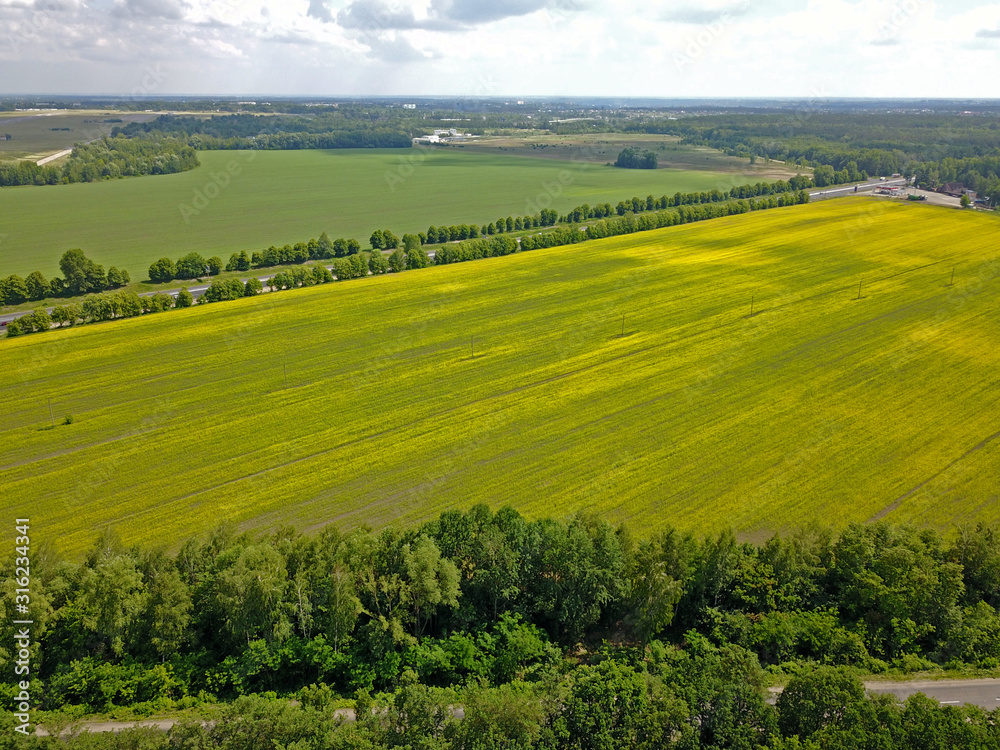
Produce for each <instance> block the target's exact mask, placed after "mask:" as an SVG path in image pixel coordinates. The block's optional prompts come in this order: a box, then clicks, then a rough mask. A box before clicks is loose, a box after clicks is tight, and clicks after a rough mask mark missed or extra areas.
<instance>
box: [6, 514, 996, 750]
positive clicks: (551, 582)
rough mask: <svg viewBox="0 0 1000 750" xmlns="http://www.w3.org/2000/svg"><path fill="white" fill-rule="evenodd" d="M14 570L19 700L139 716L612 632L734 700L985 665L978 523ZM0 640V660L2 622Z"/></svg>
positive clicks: (491, 666)
mask: <svg viewBox="0 0 1000 750" xmlns="http://www.w3.org/2000/svg"><path fill="white" fill-rule="evenodd" d="M33 569H34V570H33V576H32V586H33V591H32V611H31V615H32V617H31V619H33V620H34V621H35V623H36V627H35V633H36V638H37V644H36V646H35V648H36V652H35V655H34V657H33V663H35V664H38V665H39V672H38V675H37V682H36V688H35V690H33V694H34V695H37V696H39V698H40V700H41V703H42V705H41V706H40V708H45V709H56V708H60V707H66V706H84V707H86V708H87V709H88V710H91V711H108V710H111V709H113V708H114V707H116V706H127V705H140V706H145V707H146V708H147V709H149V710H157V709H158V708H163V707H165V706H167V705H173V703H172V702H173V701H179V700H182V699H185V698H186V697H187V698H192V697H195V696H198V695H199V694H201V693H204V694H206V695H211V696H214V697H216V698H219V699H225V700H230V699H233V698H235V697H237V696H239V695H247V694H251V693H261V692H265V691H276V692H277V693H279V694H284V695H290V694H294V693H295V692H296V691H300V690H301V689H302V688H304V687H307V686H309V685H312V684H314V683H320V682H322V683H324V684H325V685H328V686H330V687H331V688H332V690H333V691H334V692H335V693H338V694H340V695H348V696H350V695H355V694H357V693H358V691H368V690H386V689H388V690H394V689H397V688H399V687H403V686H406V685H411V684H415V683H419V684H422V685H426V686H435V687H449V686H457V685H462V684H480V685H482V686H489V687H499V686H503V685H507V684H509V683H511V682H512V681H521V682H524V681H528V682H534V681H540V682H546V681H547V677H546V676H550V677H552V676H555V675H558V674H559V673H560V671H561V670H565V669H567V667H569V665H568V664H567V663H566V662H564V660H563V659H564V656H566V655H567V654H568V653H569V652H570V651H574V652H576V653H577V654H580V653H584V654H586V653H588V652H589V653H590V654H591V656H590V657H587V656H584V657H583V659H584V661H587V660H588V659H593V660H594V661H595V662H601V661H603V660H604V659H606V658H608V657H609V656H613V654H609V653H608V652H607V651H604V652H602V650H601V643H602V642H604V641H605V640H606V639H608V638H609V636H610V635H611V634H612V633H614V636H613V637H614V641H615V642H616V643H618V644H620V646H619V647H618V648H617V657H616V658H619V659H622V660H624V662H625V663H629V664H632V665H633V666H638V665H640V664H642V663H644V661H645V660H646V659H650V660H651V661H652V663H653V664H663V663H666V664H674V665H677V664H680V663H682V662H685V661H687V660H690V659H698V658H700V657H704V656H707V655H711V654H715V655H716V656H722V655H723V654H725V655H727V656H725V657H723V661H725V660H726V659H732V660H734V661H735V662H738V663H740V664H743V665H744V666H743V667H741V668H739V669H738V670H737V671H738V672H739V673H740V674H741V675H744V676H746V675H748V674H749V675H751V676H752V677H753V682H752V683H751V684H752V685H759V684H761V681H762V678H763V674H762V673H761V672H760V668H761V667H760V666H757V665H758V664H759V665H762V666H763V668H764V669H765V670H767V671H769V672H771V673H774V674H800V673H808V672H810V671H812V670H813V669H814V668H815V667H816V666H818V665H828V666H845V667H852V668H856V669H858V670H862V671H865V672H870V673H883V672H886V671H889V670H898V671H901V672H912V671H915V670H919V669H925V668H930V667H933V666H935V665H938V666H948V667H953V668H958V667H963V666H965V667H969V666H973V667H978V668H986V669H996V668H997V667H998V666H1000V637H998V636H1000V614H998V612H997V607H998V606H1000V576H998V575H997V572H998V571H1000V536H998V534H997V532H996V530H994V529H992V528H988V527H979V528H977V529H965V530H963V531H962V533H961V534H960V535H959V536H958V537H957V538H956V539H955V540H954V541H951V542H945V541H944V540H943V539H941V538H940V537H939V536H938V535H937V534H935V533H934V532H931V531H917V530H914V529H909V528H905V527H894V526H890V525H888V524H885V523H879V524H874V525H858V524H856V525H851V526H849V527H847V528H846V529H845V530H843V531H842V532H839V533H831V532H828V531H812V532H808V533H805V532H803V533H799V534H795V535H792V536H789V537H774V538H772V539H770V540H768V541H767V542H765V543H762V544H759V545H758V544H752V543H740V542H738V541H737V540H736V539H735V538H734V536H733V535H732V534H731V533H729V532H723V533H720V534H717V535H714V536H711V537H708V538H705V539H697V538H695V537H693V536H691V535H689V534H684V533H681V532H679V531H676V530H671V529H667V530H666V531H662V532H659V533H656V534H653V535H651V536H649V537H646V538H636V537H634V536H633V535H632V534H631V533H630V532H629V531H628V530H626V529H625V528H622V527H613V526H611V525H609V524H608V523H606V522H604V521H600V520H597V519H596V518H593V517H590V516H578V517H575V518H572V519H570V520H567V521H559V520H553V519H539V520H535V521H529V520H527V519H525V518H523V517H522V516H521V515H520V514H518V513H517V512H516V511H514V510H512V509H510V508H503V509H500V510H498V511H496V512H493V511H491V510H489V509H488V508H486V507H485V506H477V507H475V508H473V509H472V510H470V511H468V512H459V511H448V512H445V513H443V514H442V515H441V516H440V517H439V518H437V519H435V520H433V521H429V522H427V523H425V524H423V525H421V526H419V527H416V528H411V529H406V530H396V529H388V530H385V531H381V532H377V533H376V532H372V531H368V530H364V529H359V530H353V531H350V532H343V531H341V530H339V529H337V528H335V527H327V528H326V529H325V530H324V531H323V532H321V533H320V534H318V535H316V536H308V537H307V536H302V535H299V534H297V533H295V532H293V531H291V530H288V529H281V530H278V531H276V532H274V533H273V534H270V535H268V536H266V537H252V536H249V535H246V534H244V535H236V534H234V533H233V532H232V531H231V530H230V529H227V528H225V527H223V528H220V529H217V530H216V531H214V532H213V533H211V534H210V535H208V536H207V537H202V538H197V539H190V540H187V541H186V542H185V543H184V544H183V545H182V546H181V548H180V551H179V552H178V553H177V554H176V555H166V554H164V553H162V552H159V551H153V550H144V549H140V548H125V547H123V546H122V545H120V544H119V543H117V542H116V541H115V539H114V538H113V537H112V536H109V535H107V534H105V535H104V536H102V537H101V539H100V540H99V542H98V544H97V545H96V546H95V547H94V548H93V549H92V550H91V552H90V553H89V554H88V555H87V556H86V559H85V560H83V561H81V562H78V563H71V562H60V561H57V560H55V559H52V558H51V557H45V556H39V557H38V558H36V560H35V561H34V564H33ZM4 576H5V578H4V585H3V586H0V599H2V600H3V602H4V606H5V607H7V608H8V611H11V610H10V607H12V604H13V597H14V590H15V587H14V586H13V585H10V582H11V577H12V572H11V571H10V570H7V571H6V572H5V573H4ZM0 627H3V628H6V630H7V635H8V637H6V638H4V639H3V640H2V641H0V662H3V663H9V661H10V659H11V648H12V644H13V638H12V637H10V632H11V628H13V626H12V625H11V624H10V620H7V621H6V622H5V624H4V625H3V626H0ZM581 643H583V644H586V647H585V648H584V649H582V650H581V649H579V648H578V644H581ZM644 654H645V656H644ZM577 658H579V657H577ZM717 664H718V663H717ZM746 669H749V672H745V671H744V670H746ZM7 674H8V676H7V677H5V678H4V680H5V681H6V682H5V683H4V684H2V685H0V692H2V693H3V698H4V700H8V699H9V698H10V695H8V693H9V692H10V691H11V690H13V687H12V684H11V683H10V681H9V680H10V679H11V678H10V677H9V675H10V674H11V672H10V671H8V673H7ZM721 674H722V673H720V672H714V671H713V674H711V675H709V674H706V675H705V677H706V679H717V678H719V677H720V676H721ZM11 695H12V693H11ZM842 697H843V696H839V695H838V696H836V697H835V698H834V699H835V700H841V699H842ZM788 700H791V697H789V698H787V699H786V702H787V701H788ZM9 702H10V701H9V700H8V705H9ZM761 702H762V699H761ZM756 703H757V702H756V700H755V701H754V704H755V705H756ZM779 705H780V704H779ZM689 707H690V706H689ZM760 710H764V709H763V708H761V709H760ZM789 734H799V735H800V736H802V733H801V731H794V732H789ZM748 747H753V746H752V745H751V746H748Z"/></svg>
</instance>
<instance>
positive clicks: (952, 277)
mask: <svg viewBox="0 0 1000 750" xmlns="http://www.w3.org/2000/svg"><path fill="white" fill-rule="evenodd" d="M948 286H955V266H952V267H951V281H949V282H948Z"/></svg>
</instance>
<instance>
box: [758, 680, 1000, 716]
mask: <svg viewBox="0 0 1000 750" xmlns="http://www.w3.org/2000/svg"><path fill="white" fill-rule="evenodd" d="M865 689H866V690H868V692H870V693H890V694H892V695H895V696H896V697H897V698H899V699H900V700H901V701H904V700H906V699H907V698H909V697H910V696H911V695H915V694H916V693H923V694H924V695H926V696H927V697H928V698H933V699H934V700H936V701H937V702H938V703H940V704H941V705H942V706H960V705H963V704H970V705H973V706H979V707H981V708H985V709H987V710H989V711H992V710H994V709H996V708H1000V679H983V680H914V681H911V682H874V681H873V682H866V683H865ZM770 692H771V697H770V698H769V699H768V702H769V703H774V701H775V700H777V698H778V696H779V695H781V688H771V691H770Z"/></svg>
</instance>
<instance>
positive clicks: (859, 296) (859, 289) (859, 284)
mask: <svg viewBox="0 0 1000 750" xmlns="http://www.w3.org/2000/svg"><path fill="white" fill-rule="evenodd" d="M861 284H862V282H861V281H859V282H858V299H861Z"/></svg>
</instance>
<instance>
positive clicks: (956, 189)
mask: <svg viewBox="0 0 1000 750" xmlns="http://www.w3.org/2000/svg"><path fill="white" fill-rule="evenodd" d="M937 191H938V192H939V193H943V194H944V195H950V196H952V197H953V198H961V197H962V196H963V195H965V194H966V193H969V192H972V191H970V190H966V189H965V185H963V184H962V183H961V182H946V183H945V184H944V185H942V186H941V187H939V188H938V189H937Z"/></svg>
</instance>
